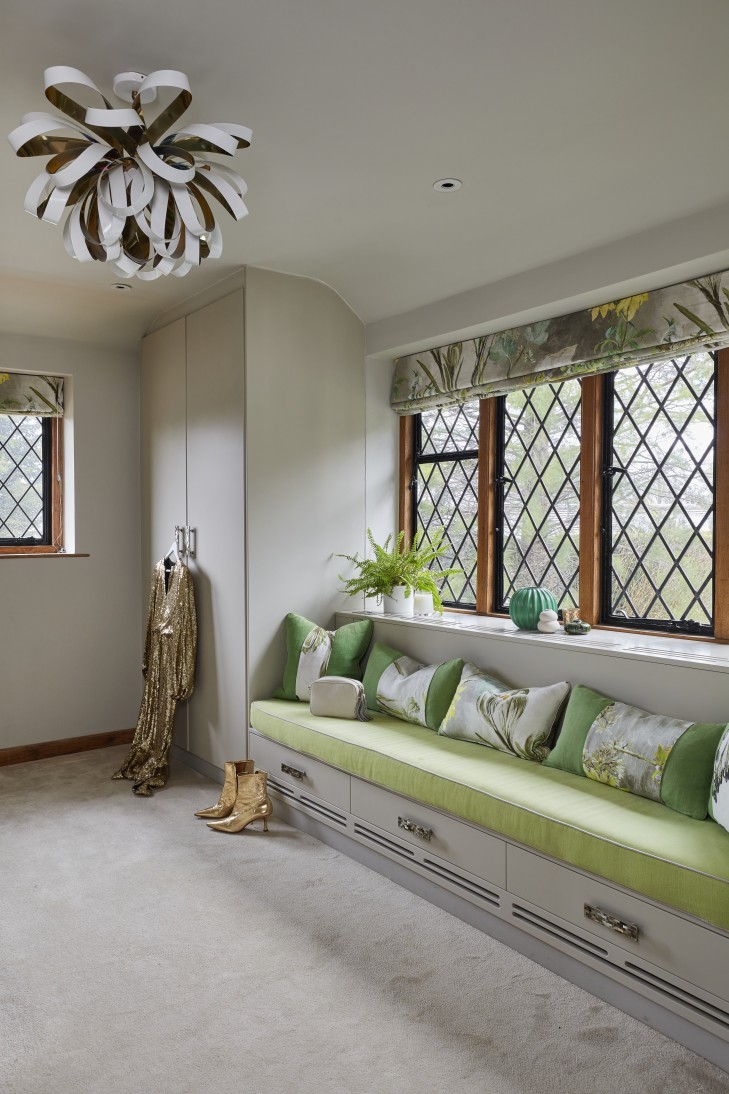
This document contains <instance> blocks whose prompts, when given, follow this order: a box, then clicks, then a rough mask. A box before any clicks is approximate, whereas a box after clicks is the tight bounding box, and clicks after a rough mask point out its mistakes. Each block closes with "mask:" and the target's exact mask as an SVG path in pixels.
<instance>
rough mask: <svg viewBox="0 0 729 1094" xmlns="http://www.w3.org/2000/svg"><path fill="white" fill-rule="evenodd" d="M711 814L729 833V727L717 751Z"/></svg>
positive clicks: (712, 782) (710, 802) (710, 803)
mask: <svg viewBox="0 0 729 1094" xmlns="http://www.w3.org/2000/svg"><path fill="white" fill-rule="evenodd" d="M709 813H710V814H711V816H712V817H713V818H714V820H715V821H716V823H717V824H720V825H721V826H722V828H726V830H727V832H729V726H727V727H726V729H725V730H724V733H723V735H722V738H721V740H720V742H719V747H718V748H717V750H716V759H715V761H714V773H713V777H712V780H711V794H710V796H709Z"/></svg>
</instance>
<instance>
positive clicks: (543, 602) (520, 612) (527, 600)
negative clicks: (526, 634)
mask: <svg viewBox="0 0 729 1094" xmlns="http://www.w3.org/2000/svg"><path fill="white" fill-rule="evenodd" d="M549 610H551V611H553V612H556V610H557V601H556V600H555V599H554V597H553V596H552V594H551V593H550V591H549V589H542V588H540V587H539V586H536V585H527V586H526V587H525V588H524V589H517V591H516V592H515V593H514V595H513V596H512V597H511V600H510V601H509V615H510V616H511V619H512V622H513V623H515V624H516V625H517V627H518V628H519V630H521V631H535V630H537V627H538V624H539V616H540V615H541V613H542V612H544V611H549Z"/></svg>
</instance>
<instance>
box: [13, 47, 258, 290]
mask: <svg viewBox="0 0 729 1094" xmlns="http://www.w3.org/2000/svg"><path fill="white" fill-rule="evenodd" d="M44 82H45V93H46V98H47V99H48V100H49V102H50V103H51V104H52V105H53V106H55V107H57V108H58V110H60V111H62V112H63V114H65V115H66V117H65V118H61V117H59V116H58V115H54V114H45V113H32V114H25V115H24V117H23V120H22V123H21V124H20V125H19V126H18V128H17V129H14V130H13V131H12V133H10V135H9V137H8V140H9V141H10V144H11V146H12V148H13V151H14V152H15V153H16V155H18V156H51V157H52V158H51V159H50V160H49V161H48V163H47V164H46V167H45V170H43V171H41V173H40V174H39V175H38V177H37V178H36V179H34V181H33V182H32V183H31V185H30V188H29V189H28V192H27V194H26V195H25V208H26V210H27V211H28V212H29V213H32V214H33V216H36V217H39V218H40V219H41V220H45V221H47V222H48V223H49V224H58V223H60V221H61V218H62V217H63V215H64V213H67V214H68V215H67V216H66V221H65V224H64V227H63V241H64V244H65V247H66V250H67V251H68V253H69V254H70V255H71V257H72V258H76V259H78V260H79V262H92V261H97V262H110V263H112V265H113V267H114V269H115V270H116V272H117V273H119V274H120V275H121V276H122V277H134V276H135V275H136V276H137V277H139V278H142V279H143V280H147V281H151V280H154V279H155V278H157V277H161V276H162V275H164V274H174V275H175V276H176V277H184V275H185V274H186V273H188V271H189V270H191V269H192V267H193V266H199V265H200V263H201V262H202V261H203V260H204V259H206V258H219V257H220V255H221V253H222V250H223V241H222V232H221V230H220V228H219V226H218V224H217V223H216V221H215V217H214V215H213V211H212V209H211V207H210V203H209V200H208V195H209V196H211V197H213V198H215V199H216V200H217V201H219V202H220V204H221V205H222V206H223V208H224V209H226V210H227V212H228V213H230V215H231V216H232V217H234V218H235V219H236V220H240V219H241V218H242V217H244V216H246V214H247V212H248V210H247V209H246V206H245V204H244V202H243V197H244V196H245V193H246V189H247V187H246V184H245V182H244V181H243V179H242V178H241V177H240V175H238V174H236V173H235V171H232V170H231V169H230V168H229V167H227V166H224V165H223V164H220V163H217V162H216V161H215V160H210V159H209V158H208V156H209V155H210V154H214V155H225V156H233V155H234V154H235V153H236V152H237V150H238V149H239V148H247V147H248V146H249V144H250V142H251V137H252V133H251V130H250V129H248V128H246V126H244V125H233V124H230V123H228V122H216V123H215V124H213V125H197V124H191V125H185V126H183V127H182V128H180V129H176V130H175V131H174V132H172V133H170V132H169V130H170V128H171V127H172V126H174V125H175V123H176V122H177V121H178V120H179V119H180V118H181V117H182V115H183V114H184V113H185V111H186V110H187V108H188V106H189V105H190V103H191V101H192V95H191V93H190V85H189V83H188V80H187V77H186V76H185V74H184V73H183V72H175V71H170V70H161V71H158V72H151V73H150V74H149V75H148V76H144V75H142V74H141V73H139V72H122V73H120V74H119V75H118V76H116V77H115V78H114V83H113V88H114V94H115V95H116V96H117V98H119V99H121V100H122V101H124V102H127V103H131V106H130V107H123V108H117V107H114V106H112V105H111V103H110V102H109V101H108V99H106V98H105V97H104V96H103V95H102V93H101V92H100V91H99V89H98V87H97V86H96V84H94V82H93V81H92V80H90V79H89V77H88V76H86V75H85V73H83V72H81V71H79V69H76V68H66V67H54V68H48V69H46V71H45V73H44ZM69 87H78V88H82V89H86V90H84V91H83V92H82V94H83V95H84V96H87V95H88V90H89V89H90V90H91V91H92V92H93V93H94V95H95V96H98V97H99V99H100V100H101V103H103V106H98V107H86V106H82V105H81V104H80V103H79V102H77V101H76V100H75V99H74V98H71V97H70V96H69V95H68V94H66V92H65V91H64V90H61V89H62V88H69ZM160 92H163V93H164V94H165V96H167V95H168V93H169V92H171V93H172V100H171V102H169V104H168V105H167V106H166V107H163V108H162V109H160V111H159V113H158V114H157V116H156V117H155V118H154V119H153V120H151V121H147V119H146V118H145V116H144V108H146V107H147V104H149V103H153V102H154V101H155V100H156V99H157V98H158V96H159V94H160ZM76 94H78V93H76ZM64 130H65V133H64V132H63V131H64ZM69 131H70V133H69Z"/></svg>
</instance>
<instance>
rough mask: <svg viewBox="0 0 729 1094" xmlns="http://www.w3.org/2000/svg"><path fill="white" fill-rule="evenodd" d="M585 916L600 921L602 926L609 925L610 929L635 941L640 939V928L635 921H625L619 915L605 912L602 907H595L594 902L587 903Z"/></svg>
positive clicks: (596, 921) (595, 921)
mask: <svg viewBox="0 0 729 1094" xmlns="http://www.w3.org/2000/svg"><path fill="white" fill-rule="evenodd" d="M585 916H586V917H587V919H591V920H592V921H593V922H594V923H599V924H600V926H601V927H607V928H608V930H611V931H615V932H616V934H622V935H624V936H625V937H626V938H630V939H632V941H633V942H637V941H638V936H639V935H640V929H639V928H638V927H637V926H636V924H635V923H625V922H623V920H622V919H618V917H617V916H614V915H610V913H609V912H603V911H602V909H600V908H593V906H592V904H586V905H585Z"/></svg>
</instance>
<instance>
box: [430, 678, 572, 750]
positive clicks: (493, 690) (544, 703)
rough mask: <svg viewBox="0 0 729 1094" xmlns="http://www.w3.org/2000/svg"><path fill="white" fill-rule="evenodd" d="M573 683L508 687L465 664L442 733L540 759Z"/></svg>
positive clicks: (547, 748)
mask: <svg viewBox="0 0 729 1094" xmlns="http://www.w3.org/2000/svg"><path fill="white" fill-rule="evenodd" d="M569 690H570V686H569V684H568V683H566V682H564V681H563V682H561V683H558V684H550V685H548V686H547V687H538V688H509V687H508V685H507V684H505V683H504V682H503V681H502V680H497V679H495V678H494V677H492V676H488V675H487V674H486V673H484V672H482V671H481V670H480V669H479V668H478V667H477V666H476V665H472V664H466V665H465V666H464V669H463V675H462V676H461V682H460V684H459V685H458V688H457V689H456V693H455V695H454V696H453V701H452V703H451V705H450V708H449V709H448V713H447V714H446V716H445V718H444V719H443V722H442V723H441V726H440V728H439V730H438V734H439V736H441V737H456V738H457V739H458V740H461V741H472V742H473V743H474V744H480V745H487V746H488V747H489V748H495V749H498V750H499V751H500V752H510V753H511V754H512V755H513V756H519V757H521V759H523V760H536V761H537V762H538V763H541V761H542V760H544V759H545V757H546V756H547V754H548V753H549V739H550V737H551V735H552V730H553V728H554V725H555V722H556V721H557V717H558V715H559V712H560V710H561V709H562V706H563V704H564V701H565V699H566V698H567V696H568V694H569Z"/></svg>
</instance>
